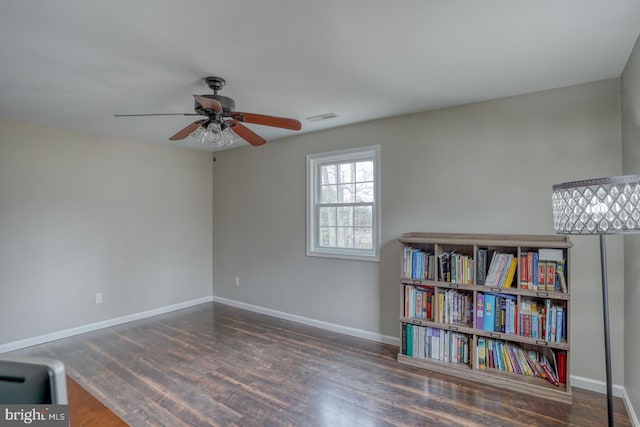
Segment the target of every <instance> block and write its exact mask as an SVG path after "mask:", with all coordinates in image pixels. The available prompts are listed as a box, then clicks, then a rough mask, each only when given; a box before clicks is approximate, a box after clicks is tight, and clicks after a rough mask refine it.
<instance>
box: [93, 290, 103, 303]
mask: <svg viewBox="0 0 640 427" xmlns="http://www.w3.org/2000/svg"><path fill="white" fill-rule="evenodd" d="M94 301H95V303H96V304H102V292H98V293H97V294H96V296H95V300H94Z"/></svg>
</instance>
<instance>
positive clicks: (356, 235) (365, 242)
mask: <svg viewBox="0 0 640 427" xmlns="http://www.w3.org/2000/svg"><path fill="white" fill-rule="evenodd" d="M379 152H380V148H379V146H371V147H362V148H356V149H350V150H341V151H333V152H330V153H321V154H311V155H308V156H307V198H308V206H307V255H310V256H325V257H332V258H348V259H360V260H368V261H378V259H379V253H378V234H379V227H380V220H379V218H380V214H379V196H378V180H379V172H378V157H379Z"/></svg>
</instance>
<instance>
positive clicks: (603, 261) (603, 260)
mask: <svg viewBox="0 0 640 427" xmlns="http://www.w3.org/2000/svg"><path fill="white" fill-rule="evenodd" d="M600 270H601V274H602V317H603V320H604V351H605V355H604V356H605V358H604V363H605V369H606V375H607V417H608V420H609V427H613V389H612V384H611V344H610V340H609V298H608V293H609V291H608V283H607V250H606V245H605V239H604V234H600Z"/></svg>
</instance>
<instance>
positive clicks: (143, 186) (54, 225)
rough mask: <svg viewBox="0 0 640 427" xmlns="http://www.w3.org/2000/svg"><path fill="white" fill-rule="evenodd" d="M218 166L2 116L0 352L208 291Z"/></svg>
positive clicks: (206, 156)
mask: <svg viewBox="0 0 640 427" xmlns="http://www.w3.org/2000/svg"><path fill="white" fill-rule="evenodd" d="M211 165H212V162H211V154H210V153H204V152H198V151H189V150H181V149H178V148H172V147H166V146H160V145H153V144H143V143H138V142H132V141H122V140H115V139H112V138H106V137H101V136H97V135H91V134H87V133H81V132H74V131H68V130H63V129H58V128H52V127H45V126H38V125H33V124H27V123H21V122H16V121H10V120H0V345H1V344H4V343H9V342H15V341H18V340H23V339H29V338H33V337H38V336H41V335H46V334H50V333H53V332H58V331H61V330H66V329H69V328H74V327H79V326H82V325H87V324H91V323H95V322H99V321H103V320H105V319H113V318H116V317H119V316H125V315H131V314H134V313H140V312H143V311H146V310H151V309H154V308H158V307H166V306H169V305H172V304H176V303H180V302H184V301H189V300H193V299H197V298H202V297H206V296H210V295H211V282H212V273H211V268H212V266H211V239H212V224H211V206H212V199H211V198H212V186H211V174H212V170H211V168H212V166H211ZM96 292H102V293H103V296H104V303H103V304H101V305H95V304H94V295H95V293H96Z"/></svg>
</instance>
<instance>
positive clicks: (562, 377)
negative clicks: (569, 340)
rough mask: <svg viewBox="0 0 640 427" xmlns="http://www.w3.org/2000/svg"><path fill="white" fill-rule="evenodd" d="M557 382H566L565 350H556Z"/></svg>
mask: <svg viewBox="0 0 640 427" xmlns="http://www.w3.org/2000/svg"><path fill="white" fill-rule="evenodd" d="M558 382H560V383H561V384H566V383H567V352H566V351H559V352H558Z"/></svg>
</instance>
